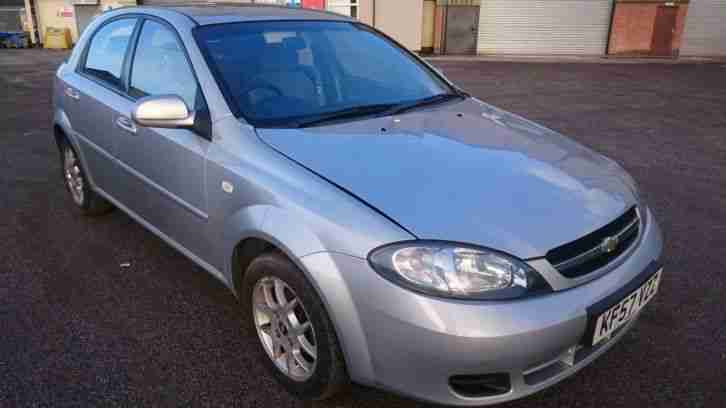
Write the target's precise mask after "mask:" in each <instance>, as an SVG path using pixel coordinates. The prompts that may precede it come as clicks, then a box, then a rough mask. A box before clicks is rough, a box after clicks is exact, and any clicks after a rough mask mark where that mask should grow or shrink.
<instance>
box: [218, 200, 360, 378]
mask: <svg viewBox="0 0 726 408" xmlns="http://www.w3.org/2000/svg"><path fill="white" fill-rule="evenodd" d="M248 216H249V214H248ZM238 237H239V236H238ZM268 251H278V252H280V253H281V254H283V255H284V256H285V257H287V258H288V259H289V260H290V261H291V262H292V263H293V264H295V266H297V268H298V269H299V270H300V271H301V272H302V273H303V275H304V276H305V278H306V279H307V280H308V282H309V283H310V285H311V286H312V287H313V289H314V290H315V292H316V294H317V295H318V297H319V298H320V300H321V302H322V304H323V306H324V307H325V310H326V312H327V313H328V316H329V317H330V320H331V323H332V325H333V329H334V330H335V334H336V336H337V338H338V341H339V342H340V346H341V350H342V352H343V358H344V360H345V362H346V366H347V369H348V373H349V375H351V378H353V379H354V381H355V380H359V381H360V380H363V381H362V382H364V383H369V382H370V379H371V378H372V376H371V373H372V370H373V368H372V363H371V360H370V357H369V356H368V350H367V340H366V339H365V335H364V333H363V331H362V327H361V326H360V319H359V318H358V316H357V313H358V312H357V307H356V305H355V304H354V301H353V299H352V296H350V294H349V291H350V289H349V288H348V286H347V284H346V282H345V279H344V278H343V276H341V274H340V272H338V271H337V269H336V268H335V267H334V265H333V264H332V263H331V262H332V259H331V258H330V256H328V255H327V254H328V251H327V250H326V248H325V247H324V245H323V243H322V242H321V240H320V238H319V237H318V236H317V235H316V234H315V233H314V231H312V230H311V229H309V228H307V227H306V226H305V225H304V223H303V222H302V221H301V220H300V217H295V216H294V215H292V214H289V213H287V211H285V210H284V209H281V208H279V207H269V208H267V209H266V210H265V216H264V219H263V221H262V222H261V223H260V224H259V226H258V227H257V228H255V230H254V231H253V230H247V231H246V232H245V233H244V234H243V235H242V238H238V239H237V241H236V243H235V245H234V246H233V249H232V251H231V256H230V257H229V262H230V265H229V270H230V274H231V280H232V287H233V289H234V291H235V294H236V295H237V296H238V298H239V296H240V295H241V293H242V286H241V285H242V282H243V281H244V275H245V272H246V270H247V268H248V267H249V265H250V263H251V262H252V261H253V260H254V259H255V258H256V257H257V256H259V255H261V254H263V253H265V252H268ZM315 254H319V255H321V256H322V257H323V258H325V260H326V262H328V263H327V264H325V265H326V267H323V268H320V267H317V268H313V267H309V266H310V265H311V263H310V262H308V261H307V260H308V259H311V258H308V257H309V256H310V255H315ZM316 258H317V257H316ZM240 301H244V300H242V299H240ZM361 346H363V348H365V349H366V350H360V349H359V348H361ZM361 355H363V356H364V358H361Z"/></svg>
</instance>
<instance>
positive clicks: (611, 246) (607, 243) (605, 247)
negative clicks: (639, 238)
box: [600, 237, 619, 254]
mask: <svg viewBox="0 0 726 408" xmlns="http://www.w3.org/2000/svg"><path fill="white" fill-rule="evenodd" d="M618 243H619V240H618V237H607V238H605V239H603V240H602V242H601V243H600V252H602V253H604V254H609V253H610V252H613V251H614V250H615V248H617V247H618Z"/></svg>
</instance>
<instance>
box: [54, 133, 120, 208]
mask: <svg viewBox="0 0 726 408" xmlns="http://www.w3.org/2000/svg"><path fill="white" fill-rule="evenodd" d="M59 147H60V154H61V171H62V173H63V174H62V175H63V181H64V184H65V186H66V189H67V190H68V192H69V193H70V195H71V198H72V199H73V203H74V204H75V205H76V207H77V208H78V209H79V210H80V211H81V213H83V214H84V215H101V214H105V213H107V212H109V211H111V210H112V209H113V206H112V205H111V203H109V202H108V201H107V200H106V199H105V198H103V197H101V196H100V195H98V194H97V193H96V192H95V191H93V189H92V188H91V186H90V184H89V183H88V179H87V178H86V173H85V171H84V170H83V166H82V164H81V161H80V160H79V158H78V155H77V154H76V151H75V150H74V149H73V147H72V146H71V145H70V144H69V143H68V141H67V140H63V141H61V142H60V146H59Z"/></svg>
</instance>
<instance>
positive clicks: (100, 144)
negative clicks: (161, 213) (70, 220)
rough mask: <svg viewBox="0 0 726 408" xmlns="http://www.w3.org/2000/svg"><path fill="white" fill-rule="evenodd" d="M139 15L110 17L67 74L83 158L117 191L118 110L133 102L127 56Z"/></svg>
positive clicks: (67, 103) (68, 105) (69, 109)
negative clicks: (127, 84)
mask: <svg viewBox="0 0 726 408" xmlns="http://www.w3.org/2000/svg"><path fill="white" fill-rule="evenodd" d="M137 23H138V19H137V18H134V17H124V18H118V19H114V20H109V21H108V22H106V23H105V24H103V25H102V26H101V27H99V28H98V29H97V30H96V31H95V32H94V34H93V37H92V38H91V40H90V41H89V43H88V46H87V47H86V49H85V50H83V54H82V55H81V59H80V62H79V63H78V67H77V68H76V71H75V72H73V73H70V74H68V75H66V76H65V77H64V81H65V83H64V84H63V85H62V86H63V88H64V89H63V96H62V97H63V98H64V101H63V102H64V103H63V106H64V107H65V109H66V113H67V114H68V116H69V119H70V123H71V127H72V129H73V131H74V132H75V134H76V137H77V139H78V140H79V144H80V146H81V154H82V156H83V159H84V164H85V165H86V167H88V170H89V172H90V173H91V178H92V179H93V182H94V183H95V184H96V185H97V186H98V187H100V188H101V189H103V190H104V191H106V192H107V193H109V194H111V195H113V196H115V195H117V194H118V192H119V187H120V186H119V185H118V183H117V181H118V176H119V174H118V167H117V166H116V165H115V164H114V161H113V158H114V155H115V154H116V148H117V142H118V140H117V138H116V135H115V132H114V129H115V128H114V125H113V117H114V115H113V112H114V111H115V109H117V108H118V107H119V106H120V105H123V104H124V103H127V102H128V96H126V95H125V88H124V61H125V58H126V54H127V53H128V51H129V48H130V47H129V45H130V43H131V38H132V36H133V33H134V30H135V28H136V24H137Z"/></svg>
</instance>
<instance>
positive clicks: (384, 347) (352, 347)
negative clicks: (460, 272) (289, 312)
mask: <svg viewBox="0 0 726 408" xmlns="http://www.w3.org/2000/svg"><path fill="white" fill-rule="evenodd" d="M645 225H646V228H645V231H644V232H643V236H642V239H641V240H640V242H639V243H638V248H637V249H636V250H635V251H633V253H632V254H631V255H630V256H629V257H628V258H627V259H626V260H625V261H624V262H622V263H621V264H620V265H618V267H617V268H616V269H614V270H612V271H610V272H609V273H607V274H606V275H604V276H602V277H599V278H598V279H596V280H593V281H591V282H588V283H586V284H583V285H580V286H577V287H574V288H571V289H567V290H562V291H558V292H555V293H552V294H548V295H543V296H539V297H534V298H530V299H523V300H518V301H510V302H482V301H456V300H447V299H439V298H433V297H428V296H424V295H421V294H417V293H413V292H410V291H408V290H405V289H402V288H400V287H398V286H396V285H394V284H393V283H391V282H389V281H387V280H385V279H383V278H381V277H380V276H379V275H378V274H376V273H375V272H374V271H373V270H372V269H371V268H370V267H369V265H368V263H367V261H366V260H364V259H360V258H354V257H350V256H346V255H341V254H332V253H318V254H313V255H309V256H306V257H303V258H301V263H302V265H303V267H304V268H305V269H306V270H307V271H308V272H310V273H311V274H312V275H313V276H312V279H313V281H314V282H315V283H316V285H317V286H318V289H319V290H320V293H321V294H322V295H323V301H324V302H325V303H326V306H327V309H328V311H329V312H330V315H331V318H332V320H333V323H334V324H335V326H336V329H337V331H338V335H339V338H340V339H341V342H342V345H343V350H344V353H345V356H346V363H347V365H348V371H349V373H350V375H351V377H352V379H353V380H354V381H356V382H359V383H363V384H366V385H372V386H376V387H379V388H383V389H387V390H390V391H393V392H396V393H400V394H404V395H408V396H411V397H413V398H416V399H422V400H427V401H432V402H437V403H442V404H450V405H459V406H469V405H485V404H493V403H499V402H504V401H508V400H512V399H517V398H521V397H524V396H526V395H529V394H532V393H534V392H537V391H539V390H541V389H544V388H547V387H549V386H551V385H553V384H555V383H557V382H559V381H561V380H563V379H564V378H566V377H568V376H570V375H572V374H574V373H575V372H577V371H578V370H580V369H581V368H583V367H585V366H586V365H588V364H589V363H590V362H592V361H593V360H594V359H595V358H597V357H598V356H599V355H601V354H602V353H604V352H605V351H606V350H607V349H609V348H610V347H612V346H613V345H614V344H615V343H616V342H617V340H618V339H619V338H620V337H622V335H623V334H624V333H625V332H626V331H627V330H628V329H629V328H630V327H631V326H632V325H633V323H634V322H635V320H637V317H636V318H634V319H632V320H631V321H630V322H629V323H628V324H627V325H626V326H624V327H623V328H621V329H620V330H619V331H618V332H617V333H616V334H615V336H614V337H613V338H612V339H611V340H609V341H607V342H605V343H603V344H600V345H598V346H596V347H583V348H579V349H577V348H576V346H578V345H579V344H580V342H581V339H582V337H583V335H584V333H585V330H586V327H587V321H588V319H587V308H588V307H589V306H591V305H593V304H595V303H597V302H598V301H600V300H602V299H604V298H606V297H607V296H609V295H611V294H613V293H614V292H616V291H618V290H619V289H621V288H622V287H624V286H625V285H627V283H628V282H630V281H632V280H633V279H635V278H636V277H637V276H638V275H639V274H641V273H642V272H643V271H644V270H645V269H646V268H647V267H648V266H649V265H650V264H651V263H652V262H653V261H655V260H657V259H658V258H659V256H660V253H661V251H662V239H661V234H660V231H659V229H658V226H657V224H656V223H655V222H654V220H653V217H652V215H651V213H650V212H649V211H648V222H647V223H645ZM492 373H506V374H508V375H509V377H510V381H511V389H510V390H509V392H506V393H504V394H499V395H495V396H488V397H467V396H464V395H461V394H459V393H457V392H456V391H454V390H453V389H452V388H451V386H450V385H449V379H450V378H451V377H452V376H454V375H482V374H492Z"/></svg>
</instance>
